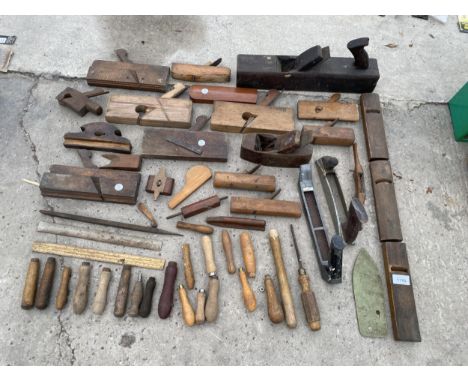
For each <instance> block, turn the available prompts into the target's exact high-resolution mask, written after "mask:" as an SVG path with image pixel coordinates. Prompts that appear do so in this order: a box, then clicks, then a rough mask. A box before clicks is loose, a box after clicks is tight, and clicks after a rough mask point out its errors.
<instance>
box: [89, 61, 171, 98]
mask: <svg viewBox="0 0 468 382" xmlns="http://www.w3.org/2000/svg"><path fill="white" fill-rule="evenodd" d="M168 79H169V67H168V66H158V65H145V64H134V63H131V62H119V61H102V60H96V61H94V62H93V63H92V65H91V66H90V68H89V70H88V75H87V76H86V80H87V81H88V84H89V85H93V86H105V87H109V88H123V89H135V90H151V91H156V92H165V91H166V86H167V80H168Z"/></svg>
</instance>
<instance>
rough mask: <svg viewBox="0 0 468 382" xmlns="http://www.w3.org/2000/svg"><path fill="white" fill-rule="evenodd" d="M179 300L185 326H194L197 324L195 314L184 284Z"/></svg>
mask: <svg viewBox="0 0 468 382" xmlns="http://www.w3.org/2000/svg"><path fill="white" fill-rule="evenodd" d="M179 299H180V305H181V307H182V317H183V318H184V322H185V324H186V325H187V326H193V325H194V324H195V313H194V311H193V308H192V304H190V300H189V298H188V296H187V291H186V290H185V288H184V286H183V285H182V284H180V285H179Z"/></svg>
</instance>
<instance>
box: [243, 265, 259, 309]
mask: <svg viewBox="0 0 468 382" xmlns="http://www.w3.org/2000/svg"><path fill="white" fill-rule="evenodd" d="M239 280H240V283H241V287H242V297H243V299H244V306H245V307H246V308H247V310H248V311H249V312H253V311H254V310H255V309H256V308H257V299H256V298H255V293H254V292H253V290H252V287H251V286H250V284H249V282H248V280H247V276H246V274H245V271H244V268H242V267H241V268H239Z"/></svg>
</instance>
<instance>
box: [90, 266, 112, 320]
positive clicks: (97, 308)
mask: <svg viewBox="0 0 468 382" xmlns="http://www.w3.org/2000/svg"><path fill="white" fill-rule="evenodd" d="M111 274H112V272H111V270H110V268H107V267H104V268H102V271H101V275H100V276H99V282H98V287H97V291H96V295H95V296H94V301H93V313H94V314H102V313H104V309H105V308H106V304H107V290H108V289H109V282H110V279H111Z"/></svg>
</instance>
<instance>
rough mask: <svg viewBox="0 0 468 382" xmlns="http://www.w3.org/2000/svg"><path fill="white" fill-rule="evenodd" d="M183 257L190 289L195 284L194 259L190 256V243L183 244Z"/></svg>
mask: <svg viewBox="0 0 468 382" xmlns="http://www.w3.org/2000/svg"><path fill="white" fill-rule="evenodd" d="M182 258H183V262H184V276H185V282H186V283H187V288H188V289H193V287H194V286H195V276H194V275H193V267H192V259H191V258H190V245H189V244H183V245H182Z"/></svg>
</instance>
